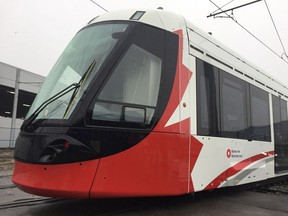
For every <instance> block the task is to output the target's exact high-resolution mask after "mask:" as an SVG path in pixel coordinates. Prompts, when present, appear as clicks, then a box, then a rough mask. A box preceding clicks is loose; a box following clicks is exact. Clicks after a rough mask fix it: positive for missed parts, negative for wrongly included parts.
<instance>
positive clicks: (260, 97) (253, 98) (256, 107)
mask: <svg viewBox="0 0 288 216" xmlns="http://www.w3.org/2000/svg"><path fill="white" fill-rule="evenodd" d="M249 90H250V91H249V93H250V94H249V96H250V97H249V99H250V118H251V124H250V129H251V131H250V134H251V139H252V140H258V141H267V142H270V141H271V125H270V103H269V93H268V92H266V91H264V90H262V89H260V88H258V87H256V86H254V85H251V84H250V88H249ZM263 102H264V103H266V104H263ZM256 103H257V104H256ZM259 103H262V104H261V105H260V104H259ZM264 108H266V110H264ZM265 112H266V113H265ZM261 114H263V115H261ZM258 115H261V116H258ZM263 121H265V122H263ZM263 123H264V124H266V125H262V124H263ZM259 125H261V126H259ZM263 127H264V128H263ZM265 127H266V128H265ZM257 131H258V132H257Z"/></svg>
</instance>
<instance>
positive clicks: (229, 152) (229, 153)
mask: <svg viewBox="0 0 288 216" xmlns="http://www.w3.org/2000/svg"><path fill="white" fill-rule="evenodd" d="M226 156H227V158H230V157H231V149H227V151H226Z"/></svg>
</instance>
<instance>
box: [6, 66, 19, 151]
mask: <svg viewBox="0 0 288 216" xmlns="http://www.w3.org/2000/svg"><path fill="white" fill-rule="evenodd" d="M19 83H20V69H18V68H17V70H16V80H15V94H14V102H13V111H12V122H11V131H10V143H9V148H14V147H15V130H16V117H17V106H18V95H19Z"/></svg>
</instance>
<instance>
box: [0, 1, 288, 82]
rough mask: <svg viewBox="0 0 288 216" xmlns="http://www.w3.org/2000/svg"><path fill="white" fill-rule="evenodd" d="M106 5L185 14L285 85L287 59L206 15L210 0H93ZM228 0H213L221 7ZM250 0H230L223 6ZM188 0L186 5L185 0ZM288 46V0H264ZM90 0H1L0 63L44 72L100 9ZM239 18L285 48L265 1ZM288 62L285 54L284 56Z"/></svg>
mask: <svg viewBox="0 0 288 216" xmlns="http://www.w3.org/2000/svg"><path fill="white" fill-rule="evenodd" d="M95 1H96V2H97V3H99V4H100V5H102V6H103V7H104V8H106V9H107V10H109V11H111V10H118V9H123V8H140V9H143V8H157V7H159V6H161V7H163V8H164V10H169V11H173V12H175V13H179V14H181V15H183V16H185V17H186V18H187V19H188V20H190V21H191V22H192V23H194V24H196V25H197V26H198V27H200V28H202V29H203V30H204V31H206V32H212V33H213V36H214V37H215V38H216V39H218V40H220V41H221V42H222V43H224V44H225V45H226V46H228V47H230V48H232V49H233V50H234V51H236V52H237V53H239V54H240V56H243V57H245V58H246V59H248V60H249V61H250V62H252V63H254V64H255V65H256V66H257V67H259V68H260V69H262V70H263V71H265V72H266V73H269V74H271V75H272V76H273V77H275V78H276V79H278V80H280V81H281V82H282V83H284V84H286V85H288V64H287V63H285V62H283V61H282V60H281V59H280V58H278V57H277V56H276V55H275V54H273V53H272V52H271V51H269V50H268V49H267V48H265V47H264V46H263V45H261V44H260V43H259V42H258V41H256V40H255V39H254V38H252V37H251V36H250V35H249V34H248V33H246V32H245V31H244V30H243V29H242V28H240V27H239V26H238V25H237V24H235V22H233V21H232V20H231V19H228V18H217V19H214V18H207V17H206V16H207V15H209V14H210V13H211V12H213V11H215V10H216V9H217V8H216V7H215V6H214V5H213V4H212V3H211V2H210V1H209V0H189V1H188V0H186V1H184V0H177V1H175V0H154V1H152V0H145V1H144V0H142V1H135V0H134V1H132V0H121V1H119V0H106V1H104V0H95ZM230 1H231V0H213V2H214V3H216V4H217V5H219V6H223V5H224V4H226V3H228V2H230ZM251 1H253V0H234V1H233V2H232V3H230V4H229V5H227V6H226V7H225V8H224V9H228V8H231V7H235V6H238V5H241V4H244V3H247V2H251ZM188 2H189V5H187V3H188ZM266 2H267V4H268V6H269V8H270V12H271V13H272V15H273V18H274V21H275V24H276V26H277V28H278V31H279V34H280V37H281V39H282V42H283V45H284V48H285V49H286V50H287V51H288V30H287V24H288V16H287V12H288V1H287V0H277V1H275V0H266ZM104 12H105V11H103V10H102V9H100V8H99V7H97V6H96V5H95V4H94V3H92V2H91V1H90V0H25V1H23V0H0V62H4V63H7V64H11V65H13V66H16V67H19V68H22V69H25V70H28V71H31V72H34V73H37V74H41V75H44V76H47V74H48V73H49V71H50V69H51V68H52V66H53V64H54V63H55V61H56V60H57V58H58V57H59V55H60V54H61V52H62V51H63V49H64V48H65V47H66V45H67V44H68V42H69V41H70V40H71V39H72V37H73V36H74V35H75V33H76V32H77V31H78V30H79V29H80V28H81V27H83V26H84V25H86V23H87V22H88V21H89V20H91V19H92V18H94V17H95V16H97V15H99V14H101V13H104ZM234 16H235V18H236V19H237V21H238V22H239V23H240V24H241V25H243V26H244V27H245V28H247V29H249V30H250V31H251V32H253V33H254V34H255V35H256V36H257V37H259V38H260V39H261V40H262V41H263V42H264V43H266V44H267V45H268V46H269V47H271V48H272V49H273V50H275V52H276V53H277V54H278V55H281V54H282V53H283V52H284V51H283V48H282V46H281V43H280V41H279V39H278V37H277V34H276V32H275V30H274V27H273V24H272V21H271V19H270V17H269V13H268V11H267V8H266V5H265V2H264V0H263V1H261V2H258V3H255V4H253V5H250V6H247V7H245V8H241V9H238V10H235V11H234ZM286 60H287V61H288V59H286Z"/></svg>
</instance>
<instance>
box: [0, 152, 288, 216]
mask: <svg viewBox="0 0 288 216" xmlns="http://www.w3.org/2000/svg"><path fill="white" fill-rule="evenodd" d="M12 158H13V150H11V149H0V171H1V172H0V215H1V216H18V215H19V216H20V215H21V216H22V215H27V216H37V215H41V216H48V215H49V216H51V215H59V216H74V215H87V216H90V215H115V214H117V215H135V216H142V215H143V216H144V215H154V216H158V215H159V216H160V215H172V216H173V215H177V216H178V215H183V216H186V215H187V216H188V215H193V216H194V215H201V216H218V215H219V216H220V215H221V216H226V215H235V216H238V215H239V216H245V215H247V216H248V215H249V216H252V215H253V216H254V215H256V216H257V215H259V216H271V215H275V216H284V215H286V216H287V215H288V194H284V193H280V192H277V193H270V192H265V193H263V192H259V191H248V190H234V189H231V190H216V191H213V192H204V193H197V194H196V195H195V197H193V196H180V197H160V198H137V199H136V198H134V199H94V200H72V199H70V200H60V201H59V200H58V201H57V202H49V203H41V204H38V205H32V206H28V205H25V206H20V207H16V208H3V206H2V207H1V205H3V204H4V203H8V202H11V201H14V202H15V201H17V200H18V201H19V200H27V199H37V198H38V197H36V196H33V195H30V194H27V193H24V192H22V191H20V190H18V189H17V188H16V187H13V185H12V182H11V175H12V167H13V166H12V165H13V159H12ZM7 186H8V187H7ZM10 186H11V187H10Z"/></svg>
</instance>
